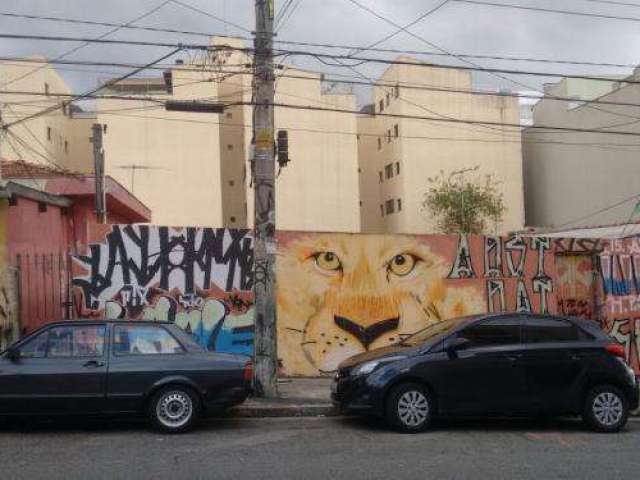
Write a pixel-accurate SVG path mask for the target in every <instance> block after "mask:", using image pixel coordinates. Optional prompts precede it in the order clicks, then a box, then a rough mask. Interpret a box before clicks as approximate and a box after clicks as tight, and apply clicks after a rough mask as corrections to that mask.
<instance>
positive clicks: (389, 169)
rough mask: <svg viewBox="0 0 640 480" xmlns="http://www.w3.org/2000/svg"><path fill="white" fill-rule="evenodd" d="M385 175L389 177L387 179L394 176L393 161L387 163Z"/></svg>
mask: <svg viewBox="0 0 640 480" xmlns="http://www.w3.org/2000/svg"><path fill="white" fill-rule="evenodd" d="M384 176H385V177H387V180H388V179H390V178H391V177H393V163H390V164H389V165H385V167H384Z"/></svg>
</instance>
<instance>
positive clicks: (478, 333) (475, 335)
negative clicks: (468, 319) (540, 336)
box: [458, 317, 521, 349]
mask: <svg viewBox="0 0 640 480" xmlns="http://www.w3.org/2000/svg"><path fill="white" fill-rule="evenodd" d="M520 331H521V322H520V320H519V319H517V318H508V317H507V318H495V319H492V320H486V321H483V322H480V323H476V324H474V325H471V326H469V327H467V328H465V329H463V330H461V331H460V332H458V338H464V339H466V340H468V342H469V343H467V344H466V345H465V346H464V349H470V348H481V347H494V346H500V345H514V344H516V345H517V344H519V343H520Z"/></svg>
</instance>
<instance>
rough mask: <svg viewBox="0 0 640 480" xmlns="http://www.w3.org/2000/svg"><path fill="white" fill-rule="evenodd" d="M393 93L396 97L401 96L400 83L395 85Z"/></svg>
mask: <svg viewBox="0 0 640 480" xmlns="http://www.w3.org/2000/svg"><path fill="white" fill-rule="evenodd" d="M393 93H394V95H395V97H396V98H398V97H399V96H400V85H396V86H395V88H394V89H393Z"/></svg>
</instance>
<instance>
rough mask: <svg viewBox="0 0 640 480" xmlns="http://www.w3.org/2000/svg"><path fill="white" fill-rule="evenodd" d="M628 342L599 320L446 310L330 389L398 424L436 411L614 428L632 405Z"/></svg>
mask: <svg viewBox="0 0 640 480" xmlns="http://www.w3.org/2000/svg"><path fill="white" fill-rule="evenodd" d="M624 353H625V352H624V347H623V346H621V345H619V344H617V343H615V342H614V341H613V340H612V339H611V338H610V337H609V336H607V335H606V334H604V333H603V332H602V330H600V328H599V326H598V325H597V324H596V323H595V322H591V321H585V320H579V319H571V318H563V317H562V318H561V317H554V316H548V315H535V314H525V313H523V314H489V315H480V316H473V317H464V318H457V319H452V320H446V321H443V322H440V323H437V324H434V325H431V326H429V327H427V328H426V329H424V330H422V331H420V332H418V333H416V334H415V335H413V336H411V337H409V338H407V339H406V340H404V341H403V342H401V343H399V344H397V345H394V346H391V347H387V348H383V349H380V350H374V351H371V352H367V353H364V354H360V355H356V356H355V357H352V358H350V359H348V360H346V361H344V362H343V363H342V364H340V366H339V368H338V372H337V374H336V377H335V380H334V382H333V384H332V387H331V388H332V398H333V400H334V403H336V404H338V405H339V406H340V407H341V408H342V409H343V410H346V411H350V412H353V413H363V414H367V415H376V416H381V417H384V418H385V419H386V421H387V422H388V423H389V424H390V425H392V426H394V427H396V428H398V429H400V430H402V431H408V432H412V431H419V430H422V429H424V428H426V427H427V426H428V425H429V424H430V422H431V421H432V419H433V418H434V417H436V416H456V417H457V416H460V417H462V416H538V415H581V416H582V418H583V419H584V421H585V422H586V423H587V424H588V425H589V426H590V427H591V428H593V429H595V430H597V431H602V432H616V431H618V430H620V429H621V428H622V427H623V426H624V425H625V423H626V421H627V417H628V415H629V411H630V410H633V409H636V408H638V383H637V378H636V376H635V374H634V371H633V370H632V369H631V368H630V367H629V366H628V365H627V364H626V363H625V361H624Z"/></svg>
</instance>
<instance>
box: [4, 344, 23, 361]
mask: <svg viewBox="0 0 640 480" xmlns="http://www.w3.org/2000/svg"><path fill="white" fill-rule="evenodd" d="M7 358H8V359H9V360H11V361H12V362H17V361H18V360H20V349H19V348H18V347H9V348H8V349H7Z"/></svg>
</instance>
